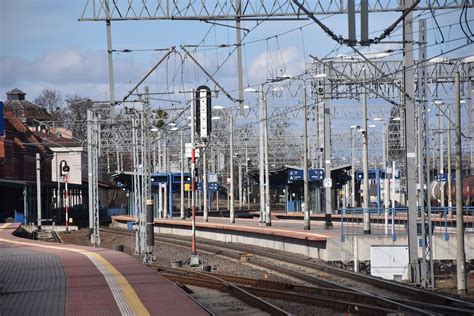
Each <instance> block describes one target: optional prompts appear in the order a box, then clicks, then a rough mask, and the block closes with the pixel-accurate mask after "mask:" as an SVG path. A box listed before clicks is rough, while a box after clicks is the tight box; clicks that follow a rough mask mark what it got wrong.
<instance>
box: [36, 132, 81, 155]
mask: <svg viewBox="0 0 474 316" xmlns="http://www.w3.org/2000/svg"><path fill="white" fill-rule="evenodd" d="M34 134H35V135H36V136H37V137H38V138H40V139H41V142H42V143H43V144H44V145H46V146H48V147H49V148H51V150H53V151H55V150H54V148H71V147H76V148H77V147H79V148H82V143H80V142H78V141H76V140H74V139H71V138H65V137H62V136H60V135H56V134H51V133H47V132H34Z"/></svg>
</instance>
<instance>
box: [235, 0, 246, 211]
mask: <svg viewBox="0 0 474 316" xmlns="http://www.w3.org/2000/svg"><path fill="white" fill-rule="evenodd" d="M241 14H242V4H241V0H236V1H235V15H236V18H235V32H236V43H237V76H238V80H239V105H240V115H242V116H243V115H244V76H243V71H242V45H241V42H242V36H241V30H240V15H241ZM241 207H242V206H241Z"/></svg>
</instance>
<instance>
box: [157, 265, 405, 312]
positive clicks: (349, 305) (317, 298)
mask: <svg viewBox="0 0 474 316" xmlns="http://www.w3.org/2000/svg"><path fill="white" fill-rule="evenodd" d="M162 275H163V276H164V277H165V278H167V279H168V280H170V281H173V282H179V283H184V284H188V285H195V286H202V287H211V288H214V289H218V290H223V289H224V288H225V287H224V286H223V285H222V284H221V283H220V282H216V281H212V280H208V279H203V278H199V277H198V278H196V277H189V276H180V275H173V274H162ZM240 287H241V288H242V289H244V290H246V291H247V292H250V293H252V294H254V295H257V296H260V297H265V298H270V299H278V300H285V301H291V302H296V303H303V304H307V305H312V306H318V307H326V308H330V309H331V310H336V311H340V312H348V313H358V314H361V315H386V314H388V313H396V312H397V311H396V310H392V309H385V308H380V307H375V306H371V305H366V304H361V303H357V302H351V301H345V300H341V299H338V298H330V297H327V296H322V295H316V294H306V293H293V292H289V291H283V290H274V289H266V288H258V287H252V286H248V285H241V286H240Z"/></svg>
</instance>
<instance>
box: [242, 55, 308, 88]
mask: <svg viewBox="0 0 474 316" xmlns="http://www.w3.org/2000/svg"><path fill="white" fill-rule="evenodd" d="M247 71H248V75H249V80H250V81H251V82H255V83H260V82H264V81H265V80H266V79H269V78H275V77H277V76H280V75H291V76H295V75H298V74H301V73H302V72H303V71H304V59H303V55H302V53H301V52H300V51H299V50H298V49H297V48H296V47H287V48H284V49H282V50H279V51H267V50H265V51H263V52H262V53H260V55H258V57H257V58H255V59H254V60H253V61H252V62H251V63H250V65H249V69H248V70H247Z"/></svg>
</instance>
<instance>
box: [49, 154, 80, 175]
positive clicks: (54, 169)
mask: <svg viewBox="0 0 474 316" xmlns="http://www.w3.org/2000/svg"><path fill="white" fill-rule="evenodd" d="M50 149H51V150H52V151H53V152H54V157H53V161H52V163H51V176H52V179H51V180H52V181H54V182H57V181H58V174H59V175H60V173H59V164H60V162H61V161H62V160H65V161H66V162H67V164H68V166H69V167H70V168H71V169H70V171H69V173H68V176H67V180H68V183H72V184H82V151H83V149H82V147H67V148H63V147H60V148H59V147H58V148H56V147H53V148H50ZM59 181H63V179H61V178H59Z"/></svg>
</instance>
